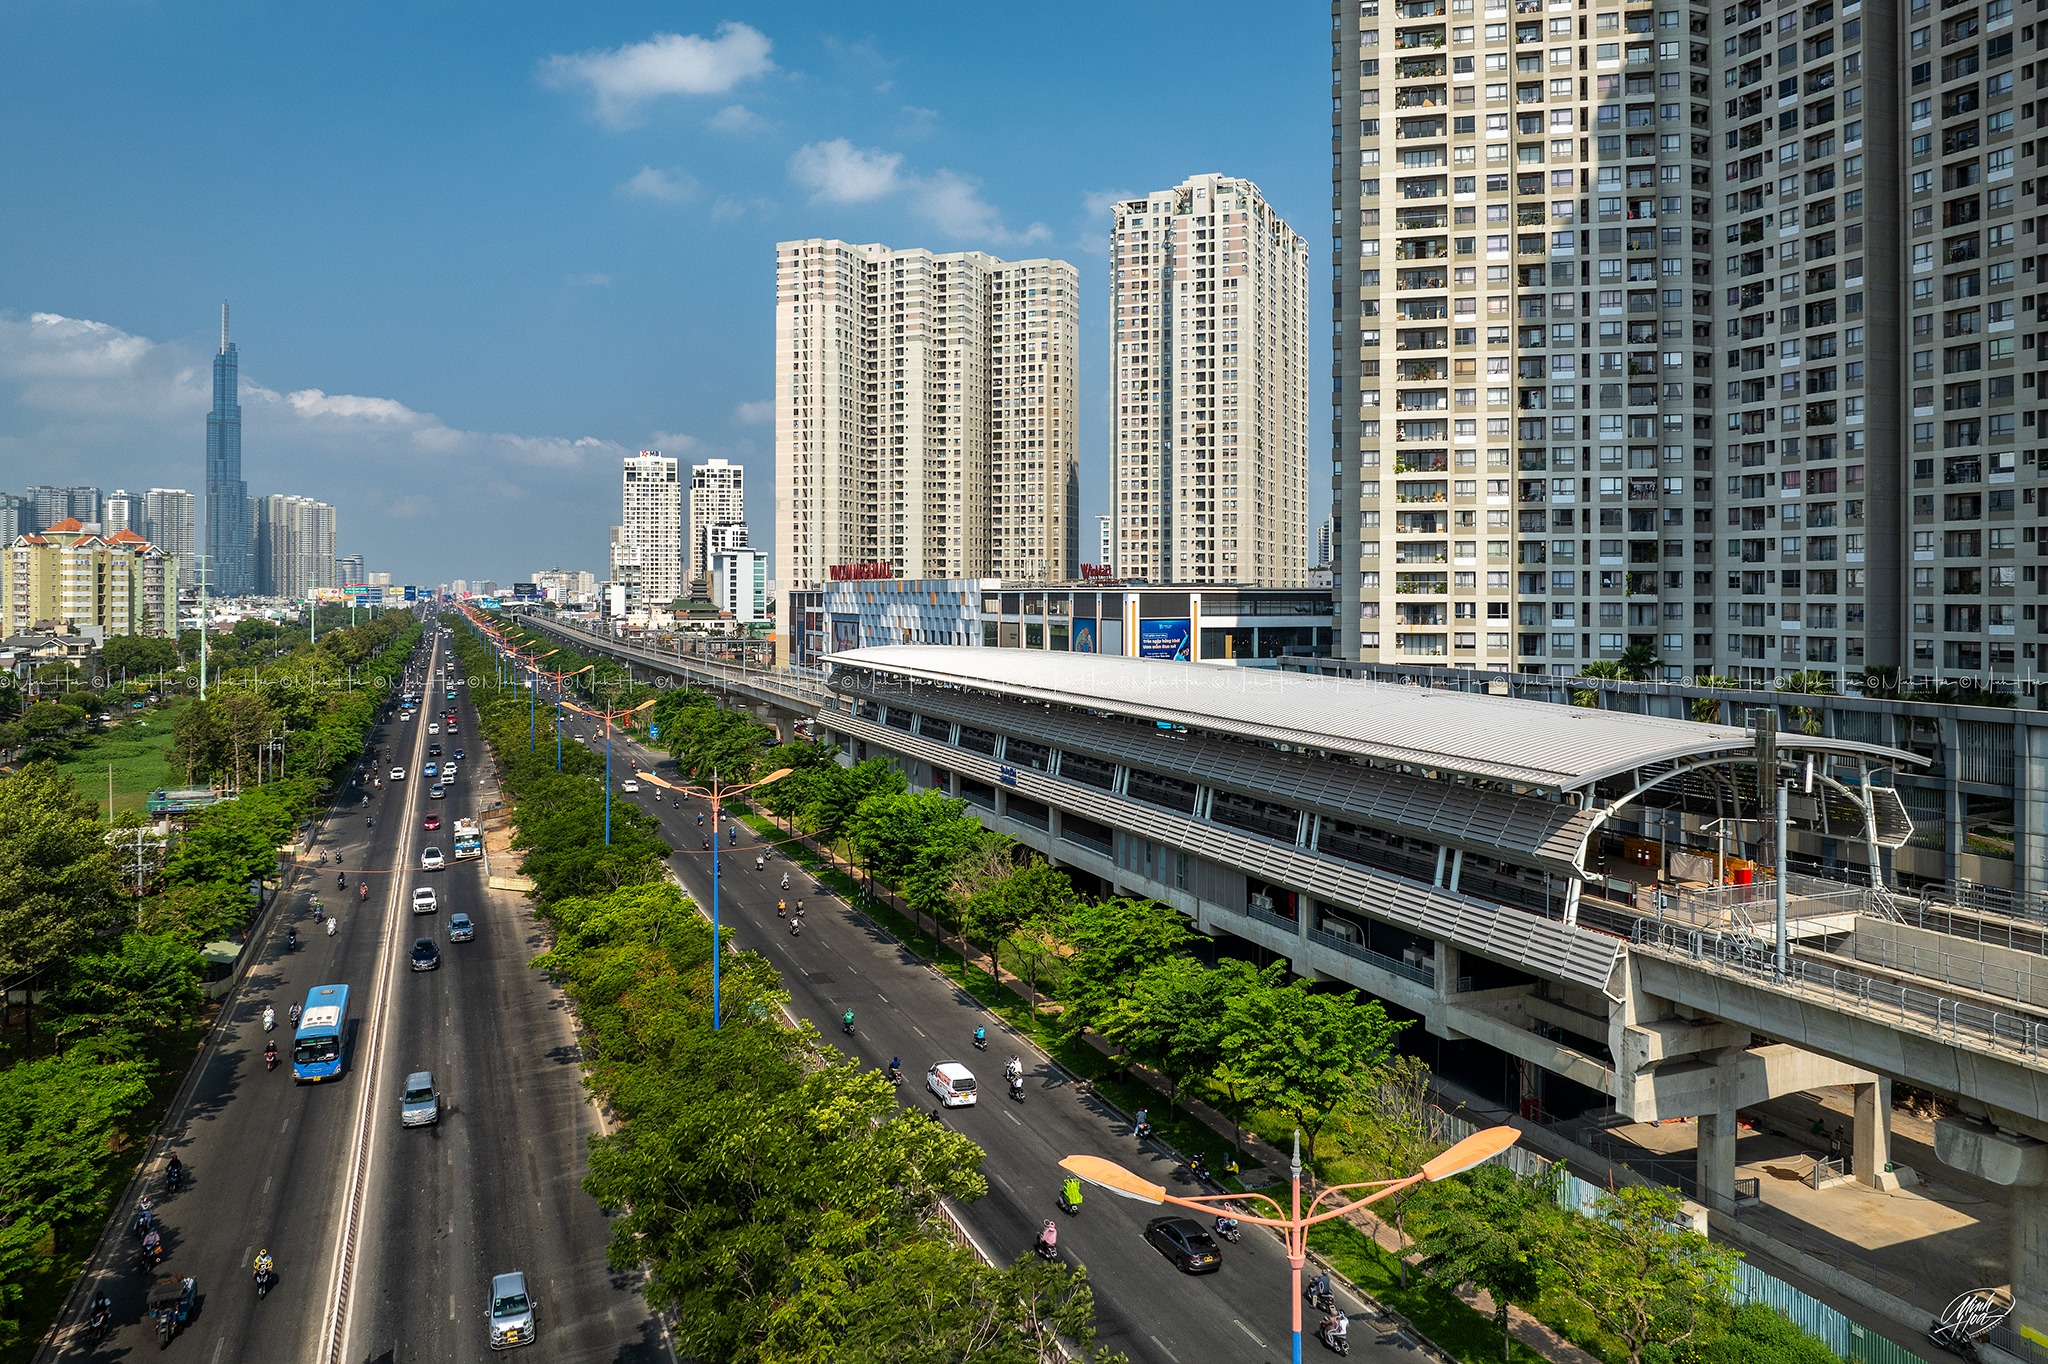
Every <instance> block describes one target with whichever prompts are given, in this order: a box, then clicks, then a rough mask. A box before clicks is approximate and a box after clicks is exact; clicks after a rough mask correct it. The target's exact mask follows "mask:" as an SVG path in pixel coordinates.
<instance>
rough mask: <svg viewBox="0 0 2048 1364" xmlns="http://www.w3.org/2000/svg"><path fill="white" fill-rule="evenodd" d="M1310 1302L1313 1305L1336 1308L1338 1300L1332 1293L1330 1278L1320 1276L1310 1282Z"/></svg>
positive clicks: (1324, 1275)
mask: <svg viewBox="0 0 2048 1364" xmlns="http://www.w3.org/2000/svg"><path fill="white" fill-rule="evenodd" d="M1308 1300H1309V1301H1310V1302H1313V1303H1317V1304H1322V1305H1326V1306H1331V1307H1334V1306H1335V1304H1336V1301H1337V1300H1336V1298H1335V1297H1333V1296H1332V1295H1331V1293H1330V1276H1329V1275H1328V1274H1327V1273H1325V1274H1318V1275H1317V1276H1316V1277H1315V1278H1313V1279H1310V1280H1309V1281H1308Z"/></svg>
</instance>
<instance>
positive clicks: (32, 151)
mask: <svg viewBox="0 0 2048 1364" xmlns="http://www.w3.org/2000/svg"><path fill="white" fill-rule="evenodd" d="M1328 42H1329V36H1328V13H1327V9H1326V7H1322V6H1318V5H1311V4H1299V3H1297V4H1294V5H1291V6H1271V7H1268V6H1263V5H1261V6H1254V5H1222V4H1206V3H1179V4H1171V3H1130V2H1129V0H1125V2H1124V3H1118V4H1108V5H1104V4H1089V5H1078V4H1075V5H1066V4H1050V5H1041V6H1032V7H1018V6H996V5H959V6H939V5H876V6H860V7H857V8H856V7H852V6H844V7H842V6H807V5H794V4H786V5H760V4H755V5H747V6H744V7H718V8H705V7H700V6H694V5H654V4H633V3H607V4H602V5H562V4H547V5H542V4H508V3H490V4H484V3H436V4H431V5H421V4H405V5H400V4H382V3H357V4H346V3H324V4H306V3H302V4H286V5H279V4H275V3H266V4H260V5H259V4H220V5H204V6H202V5H191V4H188V5H171V4H164V3H156V4H152V3H141V2H139V0H130V2H128V3H105V2H101V0H0V145H4V146H5V147H6V148H7V151H6V153H5V155H4V156H0V203H4V204H5V205H6V208H5V210H4V211H0V489H5V490H13V491H19V490H20V489H21V488H23V487H25V486H27V485H29V484H32V483H46V482H55V483H96V484H98V485H100V486H102V487H105V488H109V489H111V488H113V487H116V486H126V487H128V488H129V489H131V490H138V489H141V488H146V487H150V486H153V485H154V486H168V487H186V488H190V489H191V490H193V491H194V492H198V491H200V490H201V488H202V486H203V482H204V476H203V454H204V444H205V420H204V414H205V411H206V408H207V405H208V401H209V398H208V389H209V385H210V374H209V369H208V366H209V363H210V356H211V353H212V350H213V348H214V338H215V332H216V327H217V315H218V309H219V304H220V301H221V300H222V299H223V298H226V299H230V300H232V302H233V305H234V318H235V328H234V330H235V337H236V340H237V342H238V343H239V345H240V347H241V353H242V377H243V386H244V394H243V404H244V408H245V414H246V416H245V426H246V430H245V438H244V443H245V454H244V463H245V472H246V474H247V477H248V480H249V483H250V490H251V492H252V493H269V492H292V493H301V494H305V495H309V496H314V497H319V498H322V499H324V500H327V501H331V502H334V503H336V504H338V506H339V507H340V508H341V513H340V515H341V526H342V540H343V550H344V552H361V553H364V554H365V555H367V556H368V558H369V560H370V565H371V567H373V568H387V569H389V570H391V571H392V572H394V573H395V574H397V575H399V577H400V579H401V580H403V581H410V580H418V581H427V582H438V581H444V580H446V579H449V578H454V577H494V578H499V579H511V578H515V577H523V576H525V574H526V573H527V572H529V571H530V570H532V569H536V568H542V567H549V566H553V565H556V564H560V565H563V566H567V567H572V568H588V569H591V570H593V571H597V572H600V573H601V572H602V570H603V557H604V544H605V528H606V526H608V525H609V524H611V522H612V521H613V520H615V519H616V517H617V514H618V472H617V470H618V465H617V460H618V457H619V456H620V455H621V454H622V453H625V452H627V451H630V450H633V449H638V448H643V447H649V446H652V447H656V448H660V449H661V450H663V451H664V452H665V453H668V454H673V455H678V456H680V457H683V458H686V459H702V458H708V457H710V456H713V455H724V456H726V457H728V458H734V459H738V460H741V461H743V462H744V463H745V464H746V465H747V473H748V481H749V485H750V487H749V498H748V502H749V517H750V519H751V520H752V522H753V526H754V533H755V539H756V543H766V542H767V541H768V539H769V538H770V537H771V536H772V534H773V520H774V512H773V496H774V448H773V444H774V442H773V433H772V425H771V424H770V422H769V420H768V418H769V415H770V400H771V399H772V397H773V380H772V376H771V370H770V365H771V358H772V356H771V353H772V349H773V340H774V244H775V242H776V241H778V240H782V239H786V238H792V237H806V236H837V237H845V238H850V239H853V240H856V241H882V242H887V243H889V244H891V245H895V246H929V247H932V248H934V249H939V250H953V249H967V248H977V249H983V250H989V251H993V252H995V253H997V254H999V255H1006V256H1013V257H1014V256H1026V255H1041V254H1043V255H1056V256H1061V257H1064V258H1066V259H1069V260H1072V261H1074V262H1075V264H1076V265H1077V266H1078V267H1079V268H1080V271H1081V280H1082V286H1081V287H1082V299H1083V308H1084V321H1083V329H1082V350H1081V373H1082V418H1081V429H1082V452H1083V464H1082V478H1083V510H1084V512H1085V513H1087V514H1088V515H1089V516H1092V515H1093V514H1094V513H1096V512H1100V511H1106V510H1108V502H1109V499H1108V488H1107V461H1106V448H1107V433H1108V417H1107V393H1108V389H1107V376H1108V356H1109V343H1108V340H1107V295H1108V278H1107V272H1106V261H1105V257H1104V254H1103V251H1104V234H1105V231H1106V223H1107V216H1106V213H1105V212H1104V210H1103V205H1104V204H1105V203H1106V202H1107V201H1108V200H1109V199H1110V198H1113V197H1116V196H1119V195H1123V194H1131V193H1142V192H1144V191H1147V190H1152V189H1157V188H1161V187H1164V186H1167V185H1171V184H1173V183H1175V182H1176V181H1178V180H1179V179H1181V178H1182V177H1184V176H1186V175H1188V174H1192V173H1196V172H1200V171H1211V170H1213V171H1220V172H1224V173H1227V174H1234V175H1247V176H1250V177H1252V178H1253V179H1254V180H1256V181H1258V182H1259V183H1260V185H1261V186H1262V187H1263V188H1264V190H1265V191H1266V194H1267V196H1268V198H1269V199H1271V200H1272V201H1273V203H1274V204H1275V205H1276V206H1277V207H1278V208H1279V210H1280V211H1281V213H1282V214H1283V215H1284V216H1286V217H1287V218H1288V220H1289V221H1290V222H1292V223H1293V224H1294V225H1295V227H1296V228H1297V229H1299V230H1300V231H1301V232H1302V234H1303V235H1304V236H1305V237H1307V238H1308V240H1309V242H1310V245H1311V247H1312V249H1313V251H1314V261H1315V264H1314V266H1313V268H1312V274H1311V280H1312V284H1313V282H1314V281H1315V280H1317V279H1319V278H1321V275H1322V270H1323V267H1324V265H1325V264H1326V263H1327V252H1328V235H1327V233H1326V232H1325V231H1324V229H1323V226H1322V218H1323V211H1322V207H1321V206H1322V204H1323V203H1324V202H1326V201H1327V196H1328V194H1329V184H1330V181H1329V172H1328V165H1327V161H1326V159H1325V158H1326V155H1327V148H1328V145H1329V143H1328V138H1329V122H1328V113H1327V107H1328V106H1327V105H1326V103H1325V100H1326V98H1327V95H1326V82H1327V80H1328V76H1327V72H1328V70H1329V47H1328ZM1310 297H1311V302H1312V305H1313V306H1314V308H1315V319H1314V327H1313V330H1312V334H1313V335H1315V336H1316V337H1317V338H1318V354H1317V357H1316V364H1315V368H1314V370H1313V371H1312V373H1314V374H1320V373H1323V372H1325V371H1326V369H1327V364H1326V363H1325V362H1326V361H1327V342H1326V341H1325V340H1322V338H1323V337H1324V336H1325V335H1326V332H1327V326H1326V324H1327V322H1328V315H1327V312H1326V309H1327V301H1326V299H1325V298H1324V296H1323V295H1322V294H1321V293H1320V292H1319V291H1318V289H1317V288H1315V287H1312V288H1311V291H1310ZM1320 391H1321V385H1320V383H1319V382H1317V381H1314V380H1312V382H1311V392H1312V395H1313V394H1318V393H1320ZM1311 467H1314V468H1320V467H1322V462H1321V451H1320V449H1316V450H1314V451H1312V460H1311ZM1320 517H1321V511H1320V510H1318V512H1317V516H1316V519H1318V520H1319V519H1320ZM1087 524H1088V525H1090V526H1091V527H1092V525H1093V522H1092V520H1091V521H1089V522H1088V523H1087ZM1084 543H1088V541H1087V539H1086V537H1084Z"/></svg>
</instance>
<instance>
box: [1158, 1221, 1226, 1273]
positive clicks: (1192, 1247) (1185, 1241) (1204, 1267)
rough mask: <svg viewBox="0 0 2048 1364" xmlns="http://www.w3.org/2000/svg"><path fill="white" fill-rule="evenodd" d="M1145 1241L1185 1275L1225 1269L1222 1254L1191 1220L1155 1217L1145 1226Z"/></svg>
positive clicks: (1204, 1232) (1205, 1232)
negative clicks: (1157, 1249) (1156, 1248)
mask: <svg viewBox="0 0 2048 1364" xmlns="http://www.w3.org/2000/svg"><path fill="white" fill-rule="evenodd" d="M1145 1239H1146V1240H1148V1241H1150V1242H1151V1243H1152V1244H1153V1245H1154V1246H1157V1247H1158V1248H1159V1253H1160V1254H1161V1255H1164V1256H1165V1257H1166V1258H1167V1259H1169V1260H1171V1261H1173V1263H1174V1264H1175V1265H1177V1266H1178V1267H1179V1268H1180V1269H1181V1271H1182V1272H1183V1273H1187V1274H1213V1273H1215V1272H1216V1271H1217V1270H1219V1269H1221V1268H1223V1252H1222V1251H1220V1250H1218V1249H1216V1242H1215V1241H1214V1240H1212V1239H1211V1238H1210V1236H1209V1233H1208V1232H1207V1231H1205V1230H1204V1229H1203V1227H1202V1224H1201V1223H1200V1222H1197V1221H1195V1220H1194V1219H1193V1218H1192V1217H1155V1218H1153V1219H1152V1220H1151V1221H1150V1222H1147V1223H1146V1224H1145Z"/></svg>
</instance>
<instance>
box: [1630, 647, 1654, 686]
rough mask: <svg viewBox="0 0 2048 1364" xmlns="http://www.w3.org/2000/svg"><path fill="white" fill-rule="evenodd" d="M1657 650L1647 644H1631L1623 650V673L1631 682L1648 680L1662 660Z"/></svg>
mask: <svg viewBox="0 0 2048 1364" xmlns="http://www.w3.org/2000/svg"><path fill="white" fill-rule="evenodd" d="M1661 661H1662V660H1660V659H1659V658H1658V657H1657V651H1656V650H1655V649H1653V648H1651V647H1650V646H1649V645H1647V644H1631V645H1629V646H1628V647H1627V648H1626V649H1623V650H1622V651H1621V673H1622V676H1623V677H1624V678H1626V679H1627V680H1628V681H1630V682H1647V681H1649V680H1650V679H1651V678H1652V677H1654V676H1655V675H1656V673H1657V666H1658V664H1659V663H1660V662H1661Z"/></svg>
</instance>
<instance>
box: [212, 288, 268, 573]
mask: <svg viewBox="0 0 2048 1364" xmlns="http://www.w3.org/2000/svg"><path fill="white" fill-rule="evenodd" d="M240 363H241V362H240V359H239V358H238V357H237V356H236V354H235V343H234V342H233V341H230V340H229V339H228V305H227V304H225V303H223V304H221V305H220V352H219V354H217V355H215V356H214V357H213V410H212V411H211V412H209V413H207V414H206V553H207V556H208V558H209V559H210V560H211V562H210V564H209V565H208V567H209V569H210V570H211V571H210V573H209V574H208V578H209V581H210V582H211V584H212V592H213V595H214V596H217V597H238V596H241V595H243V594H245V593H249V592H254V591H255V590H256V566H255V562H254V559H253V558H252V555H251V548H250V543H249V541H250V528H251V521H250V508H249V485H248V484H247V483H245V482H244V481H243V480H242V404H241V401H240V392H239V390H240V379H239V366H240Z"/></svg>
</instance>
